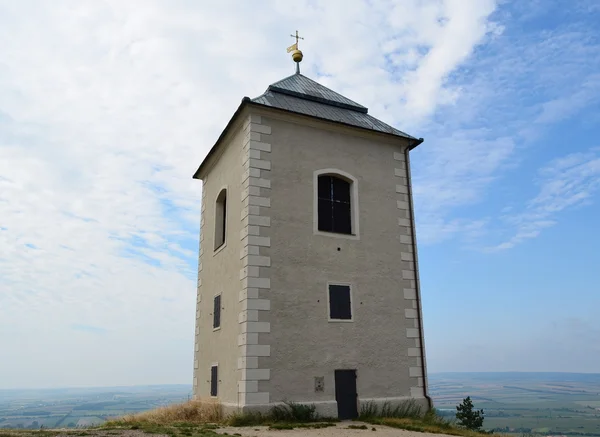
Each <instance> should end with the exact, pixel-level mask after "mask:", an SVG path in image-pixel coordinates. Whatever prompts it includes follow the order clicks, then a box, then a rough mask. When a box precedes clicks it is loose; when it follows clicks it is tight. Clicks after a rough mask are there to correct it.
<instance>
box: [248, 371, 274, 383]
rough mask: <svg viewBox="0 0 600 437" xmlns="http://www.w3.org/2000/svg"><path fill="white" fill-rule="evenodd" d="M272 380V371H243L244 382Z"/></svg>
mask: <svg viewBox="0 0 600 437" xmlns="http://www.w3.org/2000/svg"><path fill="white" fill-rule="evenodd" d="M269 379H271V369H242V381H245V380H253V381H268V380H269Z"/></svg>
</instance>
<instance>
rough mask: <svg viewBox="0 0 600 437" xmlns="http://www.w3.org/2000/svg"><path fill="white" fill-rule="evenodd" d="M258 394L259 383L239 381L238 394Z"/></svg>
mask: <svg viewBox="0 0 600 437" xmlns="http://www.w3.org/2000/svg"><path fill="white" fill-rule="evenodd" d="M256 392H258V381H238V393H256Z"/></svg>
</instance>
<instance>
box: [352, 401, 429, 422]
mask: <svg viewBox="0 0 600 437" xmlns="http://www.w3.org/2000/svg"><path fill="white" fill-rule="evenodd" d="M421 416H422V414H421V406H420V405H419V404H417V402H416V401H415V400H414V399H409V400H407V401H404V402H401V403H400V404H398V405H396V406H395V407H392V404H391V403H389V402H385V403H384V404H383V405H382V407H381V410H380V409H379V407H378V406H377V404H375V403H373V402H365V403H364V404H363V405H361V407H360V414H359V418H360V419H361V420H366V419H374V418H381V417H388V418H398V419H404V418H419V417H421Z"/></svg>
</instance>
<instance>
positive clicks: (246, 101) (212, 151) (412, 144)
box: [192, 97, 424, 179]
mask: <svg viewBox="0 0 600 437" xmlns="http://www.w3.org/2000/svg"><path fill="white" fill-rule="evenodd" d="M247 105H252V106H257V107H261V108H266V109H271V110H274V111H281V112H286V113H288V114H295V115H300V116H303V117H309V118H314V119H316V120H322V121H325V122H329V123H334V124H338V125H341V126H345V127H350V128H353V129H360V130H362V131H367V132H373V133H376V134H381V135H386V136H389V137H394V138H404V139H407V140H409V141H410V144H409V146H408V150H413V149H414V148H416V147H417V146H418V145H419V144H421V143H422V142H423V141H424V139H423V138H415V137H412V136H406V137H405V136H400V135H395V134H392V133H389V132H382V131H377V130H373V129H368V128H365V127H360V126H355V125H352V124H348V123H343V122H341V121H335V120H329V119H326V118H321V117H315V116H314V115H307V114H302V113H299V112H294V111H289V110H287V109H283V108H277V107H275V106H269V105H263V104H262V103H257V102H253V101H252V99H250V97H244V98H243V99H242V102H241V103H240V105H239V106H238V108H237V109H236V111H235V112H234V113H233V116H232V117H231V119H229V122H228V123H227V126H225V129H223V132H221V135H219V138H217V141H216V142H215V144H214V146H212V148H211V149H210V151H209V152H208V154H207V155H206V157H205V158H204V160H202V163H201V164H200V166H199V167H198V170H196V172H195V173H194V175H193V176H192V178H193V179H200V173H201V172H202V169H203V168H204V166H205V165H206V163H207V162H208V160H209V158H210V157H211V156H212V155H214V154H215V153H216V150H217V147H218V146H219V144H220V143H221V141H222V140H223V138H225V136H226V135H227V133H228V132H229V131H230V129H231V127H232V126H233V124H234V121H235V120H236V118H237V117H238V116H239V115H240V113H241V112H242V110H243V109H244V107H245V106H247Z"/></svg>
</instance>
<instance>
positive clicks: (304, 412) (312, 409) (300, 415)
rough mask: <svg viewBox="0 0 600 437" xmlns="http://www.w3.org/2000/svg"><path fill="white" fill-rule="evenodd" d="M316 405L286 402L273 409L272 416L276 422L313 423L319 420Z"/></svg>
mask: <svg viewBox="0 0 600 437" xmlns="http://www.w3.org/2000/svg"><path fill="white" fill-rule="evenodd" d="M316 411H317V407H316V406H315V405H312V404H311V405H305V404H296V403H294V402H285V403H284V404H283V405H276V406H274V407H273V408H271V411H270V416H271V419H272V420H273V421H275V422H313V421H315V420H317V418H318V417H317V414H316Z"/></svg>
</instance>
